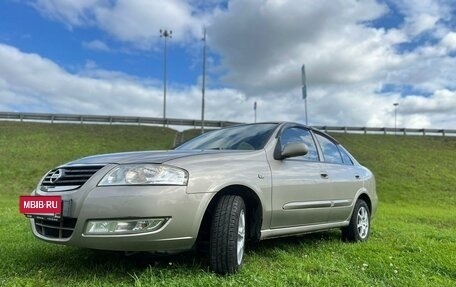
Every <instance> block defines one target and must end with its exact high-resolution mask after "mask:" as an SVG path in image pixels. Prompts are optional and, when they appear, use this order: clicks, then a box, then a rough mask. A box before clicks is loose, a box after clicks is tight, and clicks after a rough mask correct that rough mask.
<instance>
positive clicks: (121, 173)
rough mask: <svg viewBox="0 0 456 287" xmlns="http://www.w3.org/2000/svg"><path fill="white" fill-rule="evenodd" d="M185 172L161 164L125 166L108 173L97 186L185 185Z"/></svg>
mask: <svg viewBox="0 0 456 287" xmlns="http://www.w3.org/2000/svg"><path fill="white" fill-rule="evenodd" d="M187 181H188V173H187V171H185V170H183V169H180V168H177V167H173V166H168V165H161V164H126V165H119V166H117V167H115V168H113V169H112V170H111V171H109V172H108V173H107V174H106V175H105V176H104V177H103V178H102V179H101V181H100V183H99V184H98V186H109V185H187Z"/></svg>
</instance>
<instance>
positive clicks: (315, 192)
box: [270, 127, 332, 228]
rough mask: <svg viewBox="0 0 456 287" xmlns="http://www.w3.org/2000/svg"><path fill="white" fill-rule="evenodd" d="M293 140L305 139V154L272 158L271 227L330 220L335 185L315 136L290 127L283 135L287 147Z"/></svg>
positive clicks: (300, 140)
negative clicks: (282, 158) (321, 158)
mask: <svg viewBox="0 0 456 287" xmlns="http://www.w3.org/2000/svg"><path fill="white" fill-rule="evenodd" d="M292 142H303V143H305V144H306V145H307V147H308V150H309V152H308V153H307V154H306V155H305V156H299V157H292V158H287V159H284V160H275V159H270V166H271V171H272V207H273V211H272V221H271V228H281V227H292V226H301V225H312V224H320V223H326V222H327V221H328V217H329V211H330V208H331V195H332V187H331V184H330V180H329V179H328V177H327V174H325V172H324V170H323V164H322V163H321V162H320V159H319V155H318V151H317V148H316V145H315V141H314V138H313V136H312V134H311V133H310V132H309V130H307V129H305V128H301V127H290V128H287V129H285V130H284V131H283V132H282V134H281V135H280V140H279V142H278V144H280V145H281V147H282V148H283V147H284V146H285V145H286V144H288V143H292Z"/></svg>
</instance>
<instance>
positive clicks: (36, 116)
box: [0, 112, 456, 136]
mask: <svg viewBox="0 0 456 287" xmlns="http://www.w3.org/2000/svg"><path fill="white" fill-rule="evenodd" d="M0 120H13V121H44V122H50V123H80V124H85V123H98V124H136V125H142V124H145V125H164V124H165V125H171V126H173V125H175V126H193V127H200V126H201V120H189V119H174V118H167V119H163V118H154V117H131V116H103V115H72V114H45V113H16V112H0ZM236 124H240V123H238V122H231V121H210V120H205V121H204V126H205V127H209V128H211V127H212V128H221V127H227V126H232V125H236ZM313 128H316V129H319V130H322V131H325V132H330V133H332V132H335V133H340V132H342V133H361V134H397V135H423V136H456V130H455V129H410V128H397V129H395V128H387V127H382V128H370V127H337V126H313Z"/></svg>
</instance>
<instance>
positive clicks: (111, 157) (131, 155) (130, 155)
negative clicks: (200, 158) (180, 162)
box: [66, 150, 248, 165]
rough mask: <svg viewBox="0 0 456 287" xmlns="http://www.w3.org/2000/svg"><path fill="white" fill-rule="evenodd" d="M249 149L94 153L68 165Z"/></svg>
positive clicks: (156, 159)
mask: <svg viewBox="0 0 456 287" xmlns="http://www.w3.org/2000/svg"><path fill="white" fill-rule="evenodd" d="M243 152H248V151H233V150H231V151H228V150H227V151H220V150H205V151H203V150H169V151H139V152H123V153H111V154H101V155H94V156H89V157H85V158H81V159H78V160H75V161H72V162H69V163H68V164H66V165H86V164H111V163H113V164H129V163H164V162H166V161H170V160H173V159H178V158H183V157H189V156H197V155H206V154H220V153H231V154H232V153H243Z"/></svg>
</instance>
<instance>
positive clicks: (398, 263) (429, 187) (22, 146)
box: [0, 122, 456, 286]
mask: <svg viewBox="0 0 456 287" xmlns="http://www.w3.org/2000/svg"><path fill="white" fill-rule="evenodd" d="M334 136H335V137H336V138H337V139H339V140H340V141H341V142H342V143H343V144H344V145H345V146H346V147H347V149H349V150H350V151H351V152H352V153H353V154H354V155H355V156H356V157H357V159H358V160H359V161H360V162H361V163H363V164H364V165H366V166H367V167H369V168H370V169H372V170H373V172H374V173H375V175H376V178H377V188H378V194H379V197H380V205H379V210H378V214H377V217H376V218H375V219H374V221H373V231H372V234H371V238H370V240H369V242H368V243H366V244H346V243H342V242H341V241H340V234H339V232H338V231H331V232H324V233H321V234H316V235H307V236H301V237H297V238H296V237H294V238H285V239H276V240H268V241H265V242H262V243H260V245H259V247H258V248H256V249H254V250H250V251H248V253H247V256H246V265H245V267H244V268H243V270H242V272H241V273H240V274H237V275H235V276H230V277H219V276H215V275H214V274H212V273H210V272H207V267H206V266H207V262H206V261H205V260H206V259H205V257H203V256H196V257H195V256H192V255H190V256H189V255H188V254H184V255H181V256H177V257H170V258H164V259H160V258H155V257H152V258H149V257H146V258H144V257H128V258H126V257H123V256H121V255H118V254H111V253H108V254H104V253H99V252H93V251H90V250H83V249H77V248H70V247H63V246H57V245H52V244H46V243H43V242H41V241H39V240H36V239H35V238H33V236H32V235H31V233H30V231H29V226H28V224H27V221H26V220H25V218H24V217H23V216H21V215H20V214H19V212H18V208H17V203H18V195H19V194H28V193H29V192H30V191H31V190H32V189H33V188H34V186H35V185H36V184H37V182H38V181H39V179H40V178H41V176H42V175H43V174H44V173H45V172H46V171H47V170H49V169H51V168H53V167H55V166H56V165H58V164H62V163H64V162H67V161H70V160H72V159H76V158H79V157H82V156H86V155H91V154H97V153H107V152H118V151H131V150H145V149H167V148H170V147H171V145H172V144H173V141H174V137H175V131H173V130H169V129H162V128H160V127H143V126H139V127H138V126H99V125H50V124H36V123H16V122H0V195H1V200H0V218H1V220H0V222H1V224H0V246H1V249H2V260H1V261H0V286H24V285H26V286H49V285H50V286H62V285H67V286H73V285H74V286H77V285H80V286H93V285H99V286H130V285H133V284H136V285H138V286H140V285H144V286H149V285H151V286H152V285H153V286H228V285H229V286H232V285H235V286H238V285H245V286H266V285H274V286H282V285H284V286H304V285H310V286H342V285H344V286H411V285H415V286H455V285H456V263H455V262H454V254H456V208H455V205H456V199H455V194H456V189H455V183H456V172H455V170H456V138H440V137H439V138H432V137H403V136H397V137H395V136H383V135H344V134H335V135H334Z"/></svg>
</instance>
